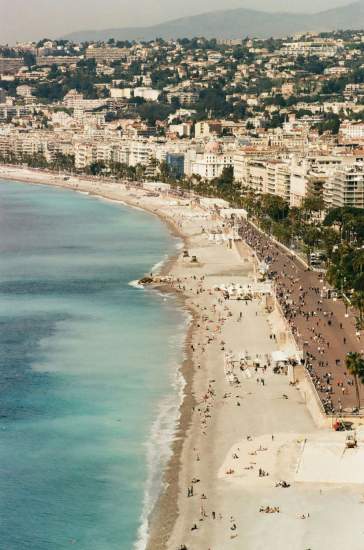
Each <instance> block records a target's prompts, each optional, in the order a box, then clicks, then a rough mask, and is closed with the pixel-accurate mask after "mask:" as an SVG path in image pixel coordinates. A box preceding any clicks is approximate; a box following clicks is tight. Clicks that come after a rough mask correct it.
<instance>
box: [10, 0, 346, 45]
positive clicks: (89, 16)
mask: <svg viewBox="0 0 364 550" xmlns="http://www.w3.org/2000/svg"><path fill="white" fill-rule="evenodd" d="M349 3H350V0H304V2H302V0H182V1H181V0H137V1H135V0H101V1H100V0H0V44H5V43H9V44H14V43H15V42H16V41H22V40H31V39H32V40H33V39H34V40H36V39H39V38H44V37H49V38H56V37H59V36H61V35H64V34H67V33H69V32H72V31H77V30H83V29H104V28H118V27H126V26H139V25H149V24H154V23H159V22H162V21H165V20H167V19H173V18H176V17H183V16H185V15H195V14H197V13H203V12H205V11H213V10H217V9H229V8H238V7H249V8H253V9H261V10H270V11H273V10H274V11H296V12H299V11H301V12H302V11H319V10H321V9H328V8H333V7H336V6H339V5H344V4H349Z"/></svg>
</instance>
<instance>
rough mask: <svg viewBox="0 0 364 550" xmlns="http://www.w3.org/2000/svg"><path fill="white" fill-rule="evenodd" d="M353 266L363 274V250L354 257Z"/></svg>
mask: <svg viewBox="0 0 364 550" xmlns="http://www.w3.org/2000/svg"><path fill="white" fill-rule="evenodd" d="M353 266H354V268H355V269H358V270H359V271H360V273H363V269H364V250H360V251H359V252H358V253H357V254H356V255H355V257H354V261H353Z"/></svg>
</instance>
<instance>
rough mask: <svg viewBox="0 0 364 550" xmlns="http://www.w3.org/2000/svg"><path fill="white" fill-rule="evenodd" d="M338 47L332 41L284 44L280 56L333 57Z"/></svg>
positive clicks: (317, 40)
mask: <svg viewBox="0 0 364 550" xmlns="http://www.w3.org/2000/svg"><path fill="white" fill-rule="evenodd" d="M338 50H339V46H338V44H337V43H336V42H335V41H333V40H319V39H316V40H312V41H309V42H286V43H285V44H283V47H282V49H281V52H280V53H281V54H282V55H292V56H294V57H298V56H301V55H302V56H311V55H317V56H318V57H335V56H336V55H337V53H338Z"/></svg>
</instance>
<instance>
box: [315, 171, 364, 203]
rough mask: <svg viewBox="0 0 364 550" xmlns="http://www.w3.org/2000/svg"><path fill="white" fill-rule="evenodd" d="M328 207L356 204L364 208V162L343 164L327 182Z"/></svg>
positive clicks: (325, 191) (326, 200)
mask: <svg viewBox="0 0 364 550" xmlns="http://www.w3.org/2000/svg"><path fill="white" fill-rule="evenodd" d="M323 199H324V203H325V207H326V208H338V207H342V206H354V207H355V208H364V163H362V162H354V163H349V164H342V165H341V166H340V167H339V168H337V170H335V172H334V174H333V175H332V177H331V178H330V179H329V180H328V181H327V183H325V185H324V190H323Z"/></svg>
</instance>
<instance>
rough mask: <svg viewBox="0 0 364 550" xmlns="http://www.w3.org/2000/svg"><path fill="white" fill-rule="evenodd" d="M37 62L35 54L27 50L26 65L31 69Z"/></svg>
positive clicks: (25, 55)
mask: <svg viewBox="0 0 364 550" xmlns="http://www.w3.org/2000/svg"><path fill="white" fill-rule="evenodd" d="M35 64H36V58H35V55H34V54H33V53H31V52H25V54H24V65H25V66H26V67H28V69H30V68H31V67H33V66H34V65H35Z"/></svg>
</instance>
